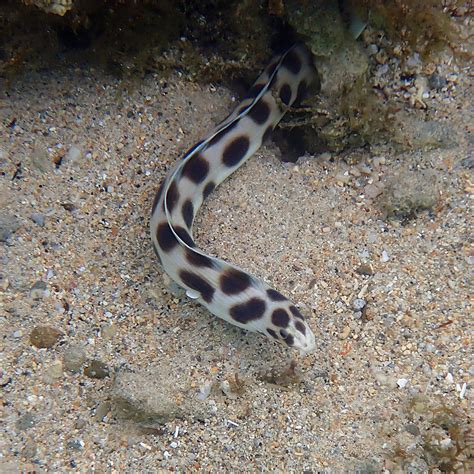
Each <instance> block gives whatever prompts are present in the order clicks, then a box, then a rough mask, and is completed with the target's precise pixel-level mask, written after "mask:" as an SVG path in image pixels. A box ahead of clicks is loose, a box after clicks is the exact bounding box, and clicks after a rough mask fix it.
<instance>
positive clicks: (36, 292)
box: [30, 280, 48, 300]
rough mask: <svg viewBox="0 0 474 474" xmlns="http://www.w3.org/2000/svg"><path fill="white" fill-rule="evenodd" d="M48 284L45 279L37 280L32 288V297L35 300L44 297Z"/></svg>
mask: <svg viewBox="0 0 474 474" xmlns="http://www.w3.org/2000/svg"><path fill="white" fill-rule="evenodd" d="M47 288H48V285H47V284H46V282H45V281H41V280H40V281H37V282H35V284H34V285H33V286H32V287H31V289H30V297H31V298H33V299H34V300H40V299H41V298H43V296H44V293H45V291H46V290H47Z"/></svg>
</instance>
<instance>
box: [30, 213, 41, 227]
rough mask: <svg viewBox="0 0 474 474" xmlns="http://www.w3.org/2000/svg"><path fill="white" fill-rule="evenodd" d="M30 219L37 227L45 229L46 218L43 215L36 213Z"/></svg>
mask: <svg viewBox="0 0 474 474" xmlns="http://www.w3.org/2000/svg"><path fill="white" fill-rule="evenodd" d="M30 219H31V220H32V221H33V222H34V223H35V224H36V225H39V226H40V227H44V216H43V214H39V213H37V212H34V213H33V214H31V216H30Z"/></svg>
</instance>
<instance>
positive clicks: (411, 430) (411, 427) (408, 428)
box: [405, 423, 420, 436]
mask: <svg viewBox="0 0 474 474" xmlns="http://www.w3.org/2000/svg"><path fill="white" fill-rule="evenodd" d="M405 431H406V432H407V433H410V434H412V435H413V436H418V435H419V434H420V429H419V428H418V426H416V425H415V424H414V423H408V424H407V425H405Z"/></svg>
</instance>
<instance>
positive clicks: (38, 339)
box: [30, 326, 63, 349]
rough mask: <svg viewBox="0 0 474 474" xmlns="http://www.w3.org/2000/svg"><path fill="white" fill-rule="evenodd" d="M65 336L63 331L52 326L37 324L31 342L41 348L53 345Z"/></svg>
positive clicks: (31, 335)
mask: <svg viewBox="0 0 474 474" xmlns="http://www.w3.org/2000/svg"><path fill="white" fill-rule="evenodd" d="M62 336H63V333H62V332H61V331H59V330H58V329H56V328H53V327H51V326H36V327H35V328H34V329H33V331H31V334H30V342H31V344H33V345H34V346H36V347H38V348H40V349H44V348H46V349H49V348H50V347H53V346H54V345H55V344H56V343H57V342H58V341H59V340H60V339H61V337H62Z"/></svg>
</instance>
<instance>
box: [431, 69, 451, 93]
mask: <svg viewBox="0 0 474 474" xmlns="http://www.w3.org/2000/svg"><path fill="white" fill-rule="evenodd" d="M447 85H448V81H447V80H446V78H445V77H442V76H440V75H439V74H436V73H433V74H431V76H430V77H429V78H428V86H429V87H430V89H435V90H441V89H442V88H443V87H446V86H447Z"/></svg>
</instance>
